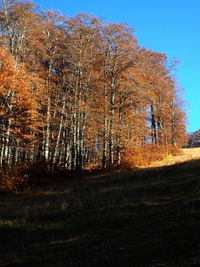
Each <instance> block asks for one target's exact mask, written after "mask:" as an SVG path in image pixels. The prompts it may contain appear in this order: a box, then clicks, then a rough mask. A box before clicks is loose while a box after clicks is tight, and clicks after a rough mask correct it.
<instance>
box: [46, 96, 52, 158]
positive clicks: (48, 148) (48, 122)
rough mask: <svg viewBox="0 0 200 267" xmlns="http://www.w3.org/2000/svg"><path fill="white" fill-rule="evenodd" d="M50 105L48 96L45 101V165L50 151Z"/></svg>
mask: <svg viewBox="0 0 200 267" xmlns="http://www.w3.org/2000/svg"><path fill="white" fill-rule="evenodd" d="M50 105H51V99H50V96H48V100H47V129H46V140H45V160H46V162H47V163H49V151H50V116H51V113H50V108H51V107H50Z"/></svg>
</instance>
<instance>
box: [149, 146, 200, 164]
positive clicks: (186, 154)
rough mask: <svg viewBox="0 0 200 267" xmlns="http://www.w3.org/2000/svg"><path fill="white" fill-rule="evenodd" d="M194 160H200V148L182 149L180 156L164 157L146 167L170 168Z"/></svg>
mask: <svg viewBox="0 0 200 267" xmlns="http://www.w3.org/2000/svg"><path fill="white" fill-rule="evenodd" d="M195 159H200V148H184V149H182V150H181V154H179V155H177V156H173V155H166V156H165V158H164V160H161V161H155V162H152V163H151V164H150V166H148V167H162V166H170V165H174V164H178V163H183V162H186V161H190V160H195Z"/></svg>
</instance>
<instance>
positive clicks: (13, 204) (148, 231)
mask: <svg viewBox="0 0 200 267" xmlns="http://www.w3.org/2000/svg"><path fill="white" fill-rule="evenodd" d="M188 151H189V150H188ZM193 151H194V150H193ZM195 151H196V150H195ZM187 153H189V152H187ZM187 153H186V154H187ZM192 155H194V152H193V153H192ZM197 157H198V156H197ZM97 177H99V176H97ZM97 177H93V176H91V177H90V179H88V178H87V179H84V178H82V179H76V181H71V182H70V183H69V182H67V183H63V184H60V185H56V186H51V187H43V188H35V189H33V190H31V191H30V192H27V193H23V194H20V195H17V194H16V195H12V196H9V195H7V196H0V266H91V267H92V266H199V265H200V256H199V255H200V223H199V222H200V160H199V159H191V160H188V161H185V162H183V163H177V164H174V165H172V166H162V167H159V168H158V167H156V168H153V167H152V168H149V169H137V170H133V171H127V172H116V173H112V174H107V175H105V174H104V176H102V177H101V179H96V178H97Z"/></svg>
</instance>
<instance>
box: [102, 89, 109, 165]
mask: <svg viewBox="0 0 200 267" xmlns="http://www.w3.org/2000/svg"><path fill="white" fill-rule="evenodd" d="M107 126H108V119H107V92H106V87H105V88H104V130H103V169H105V168H106V167H107V146H108V144H107Z"/></svg>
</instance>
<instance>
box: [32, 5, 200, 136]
mask: <svg viewBox="0 0 200 267" xmlns="http://www.w3.org/2000/svg"><path fill="white" fill-rule="evenodd" d="M33 2H35V3H37V4H39V5H40V6H41V8H42V9H43V10H47V9H50V8H53V9H54V10H56V9H58V10H60V11H61V12H62V14H63V15H68V16H70V17H72V16H75V15H76V14H78V13H79V12H86V13H87V14H89V15H90V14H94V15H95V16H97V17H100V16H103V17H105V19H106V21H107V22H116V23H120V22H127V24H128V25H129V26H131V27H132V28H133V29H135V36H136V38H137V39H138V42H139V44H140V45H141V46H145V47H146V48H149V49H151V50H153V51H157V52H162V53H165V54H166V55H167V57H168V58H169V61H170V60H171V59H172V58H173V57H176V58H177V59H178V60H180V64H179V66H178V69H179V72H177V73H176V76H177V77H178V79H179V82H180V84H181V85H182V87H183V88H184V89H185V95H184V98H185V100H186V102H187V103H188V106H189V107H187V113H188V119H189V125H188V131H196V130H197V129H199V128H200V0H123V1H118V0H101V1H95V0H85V1H84V0H76V1H71V0H69V1H64V0H48V1H46V0H35V1H34V0H33Z"/></svg>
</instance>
